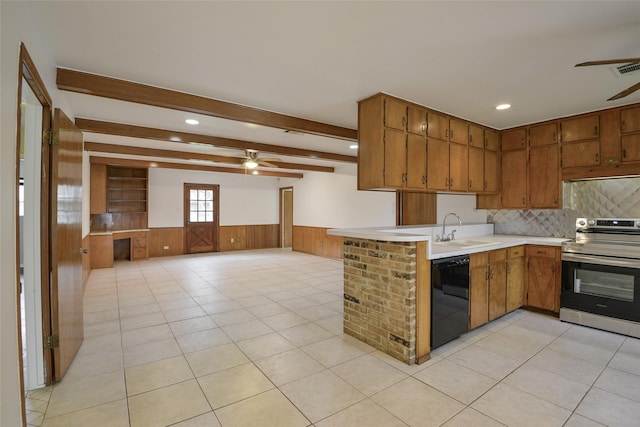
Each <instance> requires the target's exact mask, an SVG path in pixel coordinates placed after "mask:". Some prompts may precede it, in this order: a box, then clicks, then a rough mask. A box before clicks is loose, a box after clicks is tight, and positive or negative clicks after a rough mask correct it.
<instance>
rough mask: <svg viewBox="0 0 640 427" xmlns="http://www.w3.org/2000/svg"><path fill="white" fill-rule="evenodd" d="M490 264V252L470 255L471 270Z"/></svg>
mask: <svg viewBox="0 0 640 427" xmlns="http://www.w3.org/2000/svg"><path fill="white" fill-rule="evenodd" d="M488 264H489V252H479V253H477V254H471V255H469V268H474V267H482V266H484V265H488Z"/></svg>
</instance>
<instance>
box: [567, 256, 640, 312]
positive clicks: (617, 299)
mask: <svg viewBox="0 0 640 427" xmlns="http://www.w3.org/2000/svg"><path fill="white" fill-rule="evenodd" d="M560 305H561V307H565V308H572V309H575V310H580V311H585V312H588V313H594V314H600V315H604V316H609V317H616V318H620V319H626V320H633V321H640V262H639V261H638V260H631V259H624V258H612V257H601V256H594V255H579V254H569V253H563V254H562V294H561V298H560Z"/></svg>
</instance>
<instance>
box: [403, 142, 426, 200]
mask: <svg viewBox="0 0 640 427" xmlns="http://www.w3.org/2000/svg"><path fill="white" fill-rule="evenodd" d="M406 161H407V167H406V170H407V172H406V173H407V179H406V182H405V187H406V188H410V189H414V190H424V189H425V188H426V187H427V140H426V139H425V138H424V137H421V136H418V135H413V134H409V135H408V136H407V160H406Z"/></svg>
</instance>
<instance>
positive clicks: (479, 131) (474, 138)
mask: <svg viewBox="0 0 640 427" xmlns="http://www.w3.org/2000/svg"><path fill="white" fill-rule="evenodd" d="M469 147H476V148H484V129H483V128H481V127H479V126H474V125H472V124H469Z"/></svg>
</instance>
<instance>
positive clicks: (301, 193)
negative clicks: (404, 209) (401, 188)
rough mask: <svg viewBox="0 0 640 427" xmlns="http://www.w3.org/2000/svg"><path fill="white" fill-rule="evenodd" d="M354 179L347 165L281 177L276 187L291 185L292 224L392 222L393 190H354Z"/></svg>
mask: <svg viewBox="0 0 640 427" xmlns="http://www.w3.org/2000/svg"><path fill="white" fill-rule="evenodd" d="M345 169H346V168H345ZM341 172H345V173H341ZM357 182H358V181H357V177H356V176H355V174H353V169H351V168H349V169H346V170H344V169H343V170H337V173H332V174H329V173H321V172H306V173H305V174H304V178H303V179H301V180H296V181H293V180H281V181H280V186H281V187H286V186H293V225H300V226H310V227H330V228H344V227H379V226H393V225H395V223H396V196H395V193H393V192H387V191H358V190H357Z"/></svg>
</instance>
